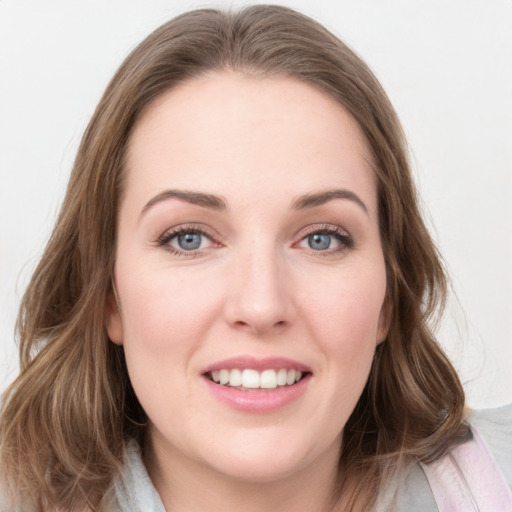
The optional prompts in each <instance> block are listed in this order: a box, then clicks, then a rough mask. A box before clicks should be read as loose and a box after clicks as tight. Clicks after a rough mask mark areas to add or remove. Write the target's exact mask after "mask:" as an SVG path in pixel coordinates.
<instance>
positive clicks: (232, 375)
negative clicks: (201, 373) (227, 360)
mask: <svg viewBox="0 0 512 512" xmlns="http://www.w3.org/2000/svg"><path fill="white" fill-rule="evenodd" d="M302 375H303V373H302V372H301V371H300V370H287V369H286V368H281V369H280V370H264V371H262V372H258V371H257V370H252V369H250V368H247V369H245V370H239V369H233V370H217V371H213V372H211V373H210V376H211V378H212V380H213V381H214V382H216V383H217V384H221V385H223V386H226V385H227V386H231V387H235V388H236V387H243V388H247V389H259V388H261V389H275V388H277V387H278V386H291V385H293V384H295V383H296V382H299V380H300V379H301V378H302Z"/></svg>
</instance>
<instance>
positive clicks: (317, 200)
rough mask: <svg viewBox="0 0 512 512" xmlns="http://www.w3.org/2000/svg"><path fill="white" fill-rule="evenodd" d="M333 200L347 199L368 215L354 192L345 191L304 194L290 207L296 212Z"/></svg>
mask: <svg viewBox="0 0 512 512" xmlns="http://www.w3.org/2000/svg"><path fill="white" fill-rule="evenodd" d="M334 199H348V200H349V201H353V202H354V203H356V204H357V205H359V206H360V207H361V208H362V209H363V210H364V212H365V213H366V214H368V208H367V207H366V205H365V204H364V202H363V201H362V199H361V198H360V197H359V196H358V195H357V194H355V193H354V192H351V191H350V190H345V189H336V190H325V191H322V192H316V193H314V194H305V195H303V196H300V197H298V198H297V199H295V201H294V202H293V204H292V207H293V208H294V209H296V210H302V209H306V208H314V207H315V206H322V205H323V204H326V203H328V202H329V201H332V200H334Z"/></svg>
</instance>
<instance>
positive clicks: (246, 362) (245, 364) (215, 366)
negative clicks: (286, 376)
mask: <svg viewBox="0 0 512 512" xmlns="http://www.w3.org/2000/svg"><path fill="white" fill-rule="evenodd" d="M281 368H285V369H286V370H300V371H301V372H304V373H305V372H311V368H310V367H309V366H307V365H305V364H304V363H301V362H299V361H295V360H293V359H289V358H287V357H266V358H256V357H252V356H240V357H232V358H229V359H224V360H222V361H216V362H215V363H212V364H210V365H208V366H207V367H206V368H204V369H203V371H202V373H203V374H204V373H210V372H214V371H219V370H234V369H239V370H244V369H251V370H256V371H259V372H262V371H264V370H280V369H281Z"/></svg>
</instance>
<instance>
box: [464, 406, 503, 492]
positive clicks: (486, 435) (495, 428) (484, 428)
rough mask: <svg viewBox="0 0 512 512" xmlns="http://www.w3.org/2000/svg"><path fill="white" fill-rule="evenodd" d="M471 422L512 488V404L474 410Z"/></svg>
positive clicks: (470, 417) (470, 418)
mask: <svg viewBox="0 0 512 512" xmlns="http://www.w3.org/2000/svg"><path fill="white" fill-rule="evenodd" d="M469 422H470V424H471V426H472V427H473V428H474V429H476V431H477V432H479V434H480V435H481V437H482V438H483V440H484V441H485V443H486V444H487V446H488V447H489V451H490V452H491V454H492V456H493V457H494V460H495V461H496V464H497V465H498V467H499V469H500V470H501V472H502V474H503V476H504V478H505V480H506V482H507V483H508V485H509V487H510V488H512V404H509V405H505V406H503V407H498V408H495V409H484V410H478V411H472V412H471V414H470V416H469Z"/></svg>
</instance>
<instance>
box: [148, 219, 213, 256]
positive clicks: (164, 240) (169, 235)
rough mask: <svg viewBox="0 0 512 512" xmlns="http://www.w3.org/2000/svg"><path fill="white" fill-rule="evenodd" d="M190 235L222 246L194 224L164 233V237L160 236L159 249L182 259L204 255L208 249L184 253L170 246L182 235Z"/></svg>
mask: <svg viewBox="0 0 512 512" xmlns="http://www.w3.org/2000/svg"><path fill="white" fill-rule="evenodd" d="M190 233H193V234H198V235H201V236H205V237H206V238H208V239H209V240H211V241H212V242H213V243H214V244H216V245H217V246H219V245H220V244H218V243H216V242H215V239H214V237H213V236H212V235H211V233H209V232H207V231H206V230H205V229H204V228H203V227H202V226H200V225H194V224H190V225H181V226H176V227H173V228H171V229H169V230H167V231H166V232H165V233H163V235H162V236H160V237H159V238H158V240H157V242H156V245H157V246H158V247H162V248H163V249H164V250H166V251H168V252H170V253H171V254H172V255H173V256H178V257H182V258H195V257H197V256H201V255H202V254H203V252H204V251H205V250H207V249H197V250H193V251H184V250H179V249H177V248H176V247H173V246H172V245H171V244H170V242H171V240H172V239H173V238H176V237H178V236H181V235H187V234H190Z"/></svg>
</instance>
